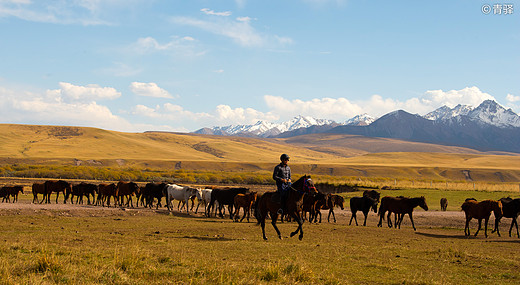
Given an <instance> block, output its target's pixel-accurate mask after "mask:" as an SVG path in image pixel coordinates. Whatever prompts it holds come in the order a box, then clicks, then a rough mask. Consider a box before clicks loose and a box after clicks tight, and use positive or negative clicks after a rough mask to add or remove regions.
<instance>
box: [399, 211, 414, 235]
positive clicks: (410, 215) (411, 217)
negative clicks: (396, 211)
mask: <svg viewBox="0 0 520 285" xmlns="http://www.w3.org/2000/svg"><path fill="white" fill-rule="evenodd" d="M412 213H413V212H412V211H410V212H409V213H408V216H409V217H410V221H411V222H412V227H413V230H414V231H416V229H415V225H414V223H413V216H412ZM404 215H405V214H403V217H404ZM402 220H403V219H401V221H402ZM399 228H401V222H399Z"/></svg>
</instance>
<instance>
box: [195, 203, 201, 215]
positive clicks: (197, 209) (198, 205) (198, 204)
mask: <svg viewBox="0 0 520 285" xmlns="http://www.w3.org/2000/svg"><path fill="white" fill-rule="evenodd" d="M199 207H200V201H198V203H197V208H196V209H195V214H197V212H198V211H199Z"/></svg>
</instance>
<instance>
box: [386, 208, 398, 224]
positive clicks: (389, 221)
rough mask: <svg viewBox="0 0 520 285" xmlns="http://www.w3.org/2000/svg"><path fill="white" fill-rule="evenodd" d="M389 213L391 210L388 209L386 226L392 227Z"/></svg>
mask: <svg viewBox="0 0 520 285" xmlns="http://www.w3.org/2000/svg"><path fill="white" fill-rule="evenodd" d="M391 214H392V212H390V211H388V215H387V216H386V219H387V220H388V227H389V228H391V227H392V218H391V217H390V215H391ZM396 215H397V214H396Z"/></svg>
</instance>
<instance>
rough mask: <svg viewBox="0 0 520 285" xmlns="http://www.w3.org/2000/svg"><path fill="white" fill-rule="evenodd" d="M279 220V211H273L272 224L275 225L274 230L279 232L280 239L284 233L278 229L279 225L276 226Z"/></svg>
mask: <svg viewBox="0 0 520 285" xmlns="http://www.w3.org/2000/svg"><path fill="white" fill-rule="evenodd" d="M277 220H278V213H274V214H273V213H271V225H273V228H274V230H275V231H276V233H277V234H278V238H279V239H282V233H281V232H280V230H279V229H278V227H277V226H276V221H277Z"/></svg>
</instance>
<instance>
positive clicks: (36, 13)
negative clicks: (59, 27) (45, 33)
mask: <svg viewBox="0 0 520 285" xmlns="http://www.w3.org/2000/svg"><path fill="white" fill-rule="evenodd" d="M106 2H108V4H111V3H110V2H116V1H106ZM106 2H102V1H96V0H94V1H88V0H81V1H28V0H27V1H26V0H10V1H0V18H2V17H6V18H7V17H14V18H19V19H22V20H25V21H31V22H41V23H53V24H66V25H68V24H80V25H85V26H88V25H111V23H110V22H109V21H105V20H102V19H100V18H99V17H98V12H99V11H100V10H102V8H101V4H104V5H106V4H107V3H106Z"/></svg>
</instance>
